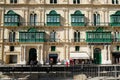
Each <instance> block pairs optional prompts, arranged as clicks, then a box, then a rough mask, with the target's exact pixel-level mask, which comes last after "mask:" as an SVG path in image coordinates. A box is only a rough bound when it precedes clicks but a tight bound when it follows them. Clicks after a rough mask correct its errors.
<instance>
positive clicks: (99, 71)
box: [98, 66, 100, 77]
mask: <svg viewBox="0 0 120 80" xmlns="http://www.w3.org/2000/svg"><path fill="white" fill-rule="evenodd" d="M98 77H100V66H98Z"/></svg>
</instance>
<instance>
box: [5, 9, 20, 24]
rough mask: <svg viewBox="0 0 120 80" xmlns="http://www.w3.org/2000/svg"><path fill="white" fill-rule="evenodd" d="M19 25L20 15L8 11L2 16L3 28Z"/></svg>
mask: <svg viewBox="0 0 120 80" xmlns="http://www.w3.org/2000/svg"><path fill="white" fill-rule="evenodd" d="M19 25H20V15H18V14H16V13H15V12H14V11H12V10H9V11H8V12H7V14H4V26H19Z"/></svg>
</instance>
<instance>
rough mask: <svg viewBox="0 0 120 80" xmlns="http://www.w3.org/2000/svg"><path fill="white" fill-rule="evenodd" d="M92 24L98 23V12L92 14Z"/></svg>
mask: <svg viewBox="0 0 120 80" xmlns="http://www.w3.org/2000/svg"><path fill="white" fill-rule="evenodd" d="M93 24H94V26H99V25H100V14H98V13H97V12H96V13H94V14H93Z"/></svg>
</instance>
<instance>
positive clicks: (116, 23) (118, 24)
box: [110, 22, 120, 26]
mask: <svg viewBox="0 0 120 80" xmlns="http://www.w3.org/2000/svg"><path fill="white" fill-rule="evenodd" d="M110 26H120V22H111V23H110Z"/></svg>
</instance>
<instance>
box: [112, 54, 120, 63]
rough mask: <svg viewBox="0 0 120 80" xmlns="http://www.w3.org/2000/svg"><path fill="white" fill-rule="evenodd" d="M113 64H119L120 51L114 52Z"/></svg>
mask: <svg viewBox="0 0 120 80" xmlns="http://www.w3.org/2000/svg"><path fill="white" fill-rule="evenodd" d="M112 56H113V58H112V59H113V64H119V63H120V53H119V52H113V53H112Z"/></svg>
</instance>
